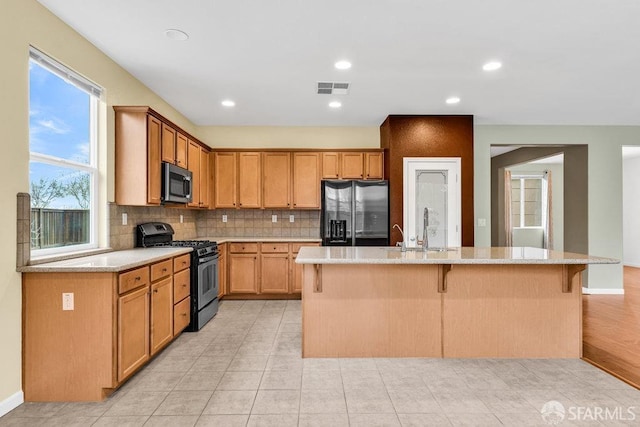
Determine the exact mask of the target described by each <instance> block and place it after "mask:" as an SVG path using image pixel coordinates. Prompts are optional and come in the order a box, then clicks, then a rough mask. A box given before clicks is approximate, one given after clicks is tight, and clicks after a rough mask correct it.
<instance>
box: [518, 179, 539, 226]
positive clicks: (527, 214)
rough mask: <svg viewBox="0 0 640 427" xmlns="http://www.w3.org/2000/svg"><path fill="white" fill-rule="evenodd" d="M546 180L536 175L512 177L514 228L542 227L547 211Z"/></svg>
mask: <svg viewBox="0 0 640 427" xmlns="http://www.w3.org/2000/svg"><path fill="white" fill-rule="evenodd" d="M545 200H546V180H545V179H544V178H543V177H542V176H536V175H514V176H512V178H511V224H512V225H513V227H514V228H542V227H544V224H545V222H544V221H545V218H544V216H545V212H546V202H545Z"/></svg>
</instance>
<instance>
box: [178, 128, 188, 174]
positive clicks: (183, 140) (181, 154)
mask: <svg viewBox="0 0 640 427" xmlns="http://www.w3.org/2000/svg"><path fill="white" fill-rule="evenodd" d="M188 143H189V142H188V138H187V137H186V136H185V135H183V134H181V133H180V132H178V133H177V135H176V165H178V166H180V167H181V168H186V167H187V146H188Z"/></svg>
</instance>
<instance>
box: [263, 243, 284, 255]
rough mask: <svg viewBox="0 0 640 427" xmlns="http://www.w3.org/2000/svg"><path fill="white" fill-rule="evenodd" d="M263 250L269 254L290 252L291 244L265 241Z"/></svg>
mask: <svg viewBox="0 0 640 427" xmlns="http://www.w3.org/2000/svg"><path fill="white" fill-rule="evenodd" d="M262 252H263V253H269V254H275V253H288V252H289V244H288V243H263V244H262Z"/></svg>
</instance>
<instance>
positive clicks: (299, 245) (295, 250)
mask: <svg viewBox="0 0 640 427" xmlns="http://www.w3.org/2000/svg"><path fill="white" fill-rule="evenodd" d="M304 246H320V243H313V242H309V243H292V244H291V253H294V254H297V253H298V252H300V248H302V247H304Z"/></svg>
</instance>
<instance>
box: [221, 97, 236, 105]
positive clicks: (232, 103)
mask: <svg viewBox="0 0 640 427" xmlns="http://www.w3.org/2000/svg"><path fill="white" fill-rule="evenodd" d="M221 104H222V105H223V106H225V107H235V106H236V103H235V102H234V101H232V100H230V99H225V100H224V101H222V102H221Z"/></svg>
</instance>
